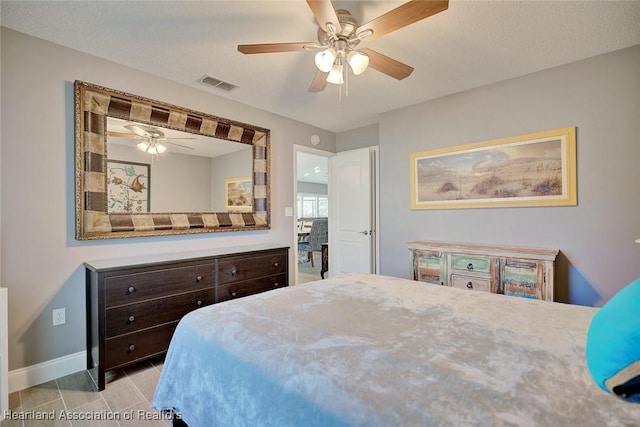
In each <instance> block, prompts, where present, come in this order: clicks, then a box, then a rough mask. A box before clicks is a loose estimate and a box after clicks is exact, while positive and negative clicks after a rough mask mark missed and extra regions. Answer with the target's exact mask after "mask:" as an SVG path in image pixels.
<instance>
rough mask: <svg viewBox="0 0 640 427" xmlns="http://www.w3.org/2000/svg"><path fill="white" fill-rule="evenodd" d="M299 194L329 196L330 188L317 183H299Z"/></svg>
mask: <svg viewBox="0 0 640 427" xmlns="http://www.w3.org/2000/svg"><path fill="white" fill-rule="evenodd" d="M298 193H315V194H328V193H329V186H328V185H327V184H318V183H315V182H303V181H298Z"/></svg>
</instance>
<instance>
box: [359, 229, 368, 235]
mask: <svg viewBox="0 0 640 427" xmlns="http://www.w3.org/2000/svg"><path fill="white" fill-rule="evenodd" d="M369 233H370V231H369V230H363V231H359V232H358V234H364V235H365V236H368V235H369Z"/></svg>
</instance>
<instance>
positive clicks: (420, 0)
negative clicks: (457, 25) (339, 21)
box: [356, 0, 449, 41]
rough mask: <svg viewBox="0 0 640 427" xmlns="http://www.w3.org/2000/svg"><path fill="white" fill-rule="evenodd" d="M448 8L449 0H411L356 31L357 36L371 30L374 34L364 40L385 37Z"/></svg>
mask: <svg viewBox="0 0 640 427" xmlns="http://www.w3.org/2000/svg"><path fill="white" fill-rule="evenodd" d="M448 7H449V0H434V1H424V0H411V1H409V2H407V3H404V4H403V5H401V6H398V7H396V8H395V9H393V10H391V11H389V12H387V13H385V14H384V15H380V16H378V17H377V18H375V19H374V20H372V21H369V22H367V23H366V24H364V25H361V26H360V27H358V29H357V30H356V34H361V33H362V32H363V31H367V30H371V31H373V34H371V35H369V36H366V37H365V38H364V40H366V41H370V40H374V39H377V38H378V37H381V36H384V35H385V34H389V33H390V32H392V31H395V30H398V29H400V28H402V27H406V26H407V25H411V24H413V23H414V22H418V21H420V20H422V19H425V18H428V17H429V16H431V15H435V14H436V13H439V12H442V11H443V10H447V8H448Z"/></svg>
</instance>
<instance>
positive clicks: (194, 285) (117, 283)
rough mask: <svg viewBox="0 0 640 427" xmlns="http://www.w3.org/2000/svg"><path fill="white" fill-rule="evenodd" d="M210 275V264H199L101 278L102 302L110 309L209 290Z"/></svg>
mask: <svg viewBox="0 0 640 427" xmlns="http://www.w3.org/2000/svg"><path fill="white" fill-rule="evenodd" d="M213 272H214V265H213V264H202V265H194V266H188V267H176V268H158V269H153V270H149V271H143V272H140V273H133V274H124V275H120V276H109V277H105V289H106V295H105V303H106V306H107V307H114V306H119V305H124V304H133V303H136V302H140V301H144V300H147V299H150V298H160V297H164V296H169V295H172V294H176V293H182V292H188V291H192V290H197V289H202V288H209V287H213V285H214V282H213V280H214V277H213Z"/></svg>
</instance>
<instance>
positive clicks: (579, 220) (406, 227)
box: [338, 46, 640, 305]
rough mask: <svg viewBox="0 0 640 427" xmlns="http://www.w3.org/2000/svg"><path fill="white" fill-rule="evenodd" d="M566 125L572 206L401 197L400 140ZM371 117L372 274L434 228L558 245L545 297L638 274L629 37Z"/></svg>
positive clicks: (460, 140) (401, 257)
mask: <svg viewBox="0 0 640 427" xmlns="http://www.w3.org/2000/svg"><path fill="white" fill-rule="evenodd" d="M565 126H577V182H578V205H577V206H573V207H532V208H504V209H458V210H433V211H428V210H422V211H412V210H411V209H410V204H409V154H410V153H411V152H415V151H422V150H428V149H432V148H438V147H445V146H453V145H459V144H466V143H471V142H476V141H484V140H490V139H494V138H500V137H507V136H514V135H521V134H526V133H530V132H535V131H541V130H548V129H555V128H560V127H565ZM379 127H380V206H381V212H380V230H379V231H380V263H381V272H382V273H383V274H389V275H394V276H400V277H407V276H408V265H407V259H408V258H407V257H408V254H407V245H406V244H407V242H408V241H411V240H420V239H433V240H449V241H460V242H478V243H495V244H513V245H524V246H539V247H549V248H558V249H560V250H561V251H562V253H561V256H560V258H559V262H558V264H557V265H558V275H557V277H556V279H557V285H556V298H557V299H559V300H561V301H570V302H572V303H577V304H583V305H599V304H602V302H603V301H606V300H608V299H609V298H610V297H611V296H612V295H613V294H614V293H615V292H616V291H618V290H619V289H621V288H622V287H624V286H625V285H627V284H628V283H630V282H631V281H632V280H633V279H635V278H637V277H639V276H640V262H639V260H640V245H639V244H637V243H634V240H635V239H637V238H638V237H640V191H639V190H638V185H639V184H640V167H638V161H639V159H640V137H639V135H640V46H635V47H632V48H628V49H624V50H621V51H617V52H613V53H610V54H606V55H601V56H597V57H594V58H591V59H588V60H584V61H580V62H577V63H573V64H568V65H565V66H561V67H557V68H553V69H549V70H545V71H542V72H538V73H535V74H531V75H528V76H525V77H521V78H517V79H513V80H509V81H505V82H501V83H497V84H492V85H489V86H485V87H481V88H478V89H474V90H470V91H466V92H462V93H459V94H456V95H452V96H448V97H445V98H441V99H437V100H434V101H431V102H426V103H423V104H419V105H415V106H411V107H406V108H403V109H399V110H396V111H392V112H389V113H386V114H382V115H381V117H380V123H379ZM342 139H343V135H342V134H341V135H339V136H338V141H339V143H340V147H339V148H341V149H342V147H341V145H342V143H341V141H342Z"/></svg>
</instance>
